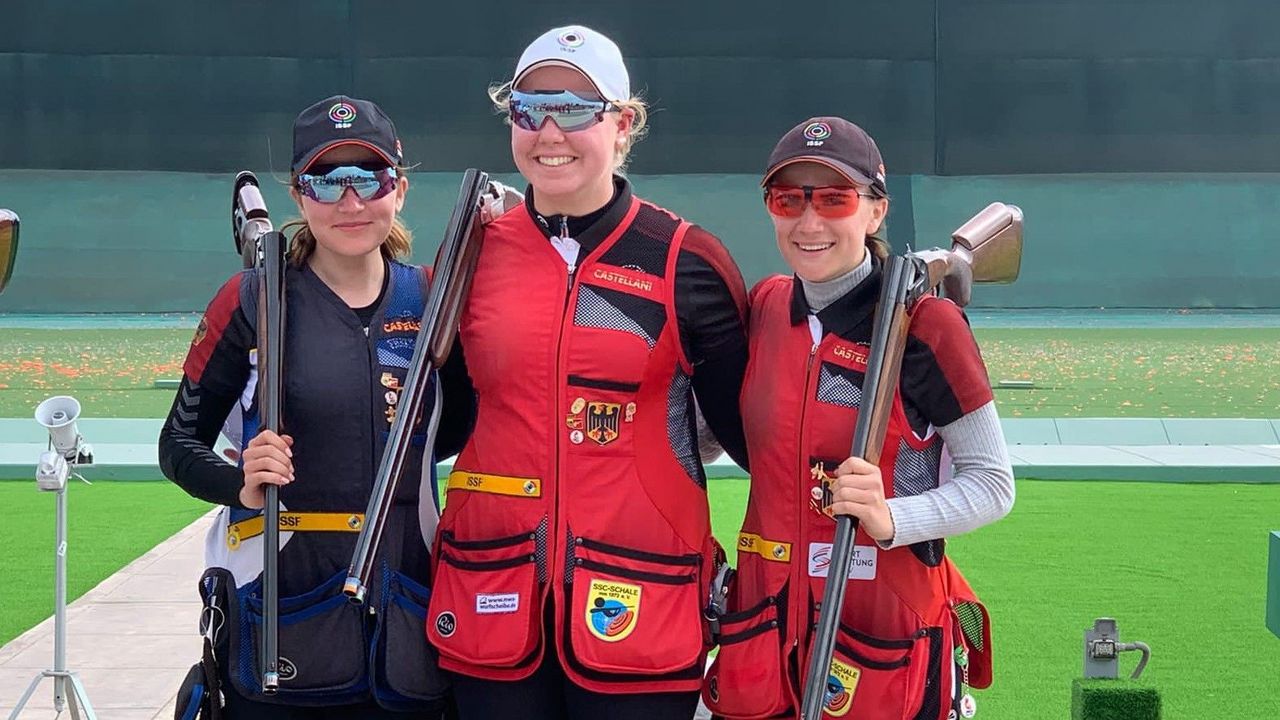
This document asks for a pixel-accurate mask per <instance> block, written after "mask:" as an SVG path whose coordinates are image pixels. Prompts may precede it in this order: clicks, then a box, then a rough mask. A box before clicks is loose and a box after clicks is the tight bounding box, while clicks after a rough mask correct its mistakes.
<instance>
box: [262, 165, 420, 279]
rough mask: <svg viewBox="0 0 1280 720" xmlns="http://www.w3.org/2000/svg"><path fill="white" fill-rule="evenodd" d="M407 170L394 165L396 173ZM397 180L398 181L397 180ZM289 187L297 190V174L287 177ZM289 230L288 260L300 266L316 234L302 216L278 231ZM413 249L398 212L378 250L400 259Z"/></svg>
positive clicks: (392, 258)
mask: <svg viewBox="0 0 1280 720" xmlns="http://www.w3.org/2000/svg"><path fill="white" fill-rule="evenodd" d="M407 172H408V168H403V167H399V166H397V167H396V174H397V175H398V176H399V177H404V176H405V174H406V173H407ZM397 182H399V181H398V180H397ZM289 183H290V184H289V187H290V189H292V190H294V191H295V192H296V191H297V187H298V174H297V173H293V174H292V175H291V176H290V178H289ZM295 228H296V230H295ZM290 230H294V233H293V236H292V237H291V238H289V262H290V263H291V264H293V265H295V266H300V265H302V263H304V262H306V261H307V258H309V257H311V253H313V252H315V251H316V236H315V233H313V232H311V226H310V225H308V224H307V221H306V220H305V219H303V218H294V219H292V220H290V221H288V222H286V223H285V224H284V226H283V227H281V228H280V232H281V233H284V234H285V235H288V234H289V231H290ZM412 249H413V232H411V231H410V230H409V228H408V227H406V226H405V224H404V222H402V221H401V220H400V214H399V213H396V216H395V217H394V218H392V220H391V231H390V232H388V233H387V239H386V240H383V241H382V245H381V247H379V250H381V252H382V257H384V258H386V259H388V260H402V259H404V258H407V257H409V253H410V251H412Z"/></svg>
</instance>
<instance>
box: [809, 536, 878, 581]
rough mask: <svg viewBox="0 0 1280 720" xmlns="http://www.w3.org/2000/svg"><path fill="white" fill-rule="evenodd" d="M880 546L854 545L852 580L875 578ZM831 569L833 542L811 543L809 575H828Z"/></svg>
mask: <svg viewBox="0 0 1280 720" xmlns="http://www.w3.org/2000/svg"><path fill="white" fill-rule="evenodd" d="M879 556H880V548H879V547H877V546H875V545H854V546H853V556H852V557H850V558H849V579H850V580H875V579H876V561H877V560H878V559H879ZM830 570H831V543H809V577H827V573H828V572H829V571H830Z"/></svg>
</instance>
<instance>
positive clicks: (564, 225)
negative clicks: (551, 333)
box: [556, 215, 582, 370]
mask: <svg viewBox="0 0 1280 720" xmlns="http://www.w3.org/2000/svg"><path fill="white" fill-rule="evenodd" d="M560 239H561V240H568V239H569V218H568V217H566V216H564V215H561V216H560ZM578 252H582V250H581V249H579V250H578ZM567 264H568V267H569V281H568V284H567V286H566V288H565V293H564V309H565V312H568V310H569V296H570V295H572V294H573V273H574V271H576V270H577V269H578V261H577V259H576V258H575V259H574V261H573V262H571V263H567ZM560 329H561V331H563V330H564V324H563V319H562V320H561V325H560ZM559 361H560V356H559V355H558V354H557V355H556V362H557V363H559ZM558 369H559V368H557V370H558Z"/></svg>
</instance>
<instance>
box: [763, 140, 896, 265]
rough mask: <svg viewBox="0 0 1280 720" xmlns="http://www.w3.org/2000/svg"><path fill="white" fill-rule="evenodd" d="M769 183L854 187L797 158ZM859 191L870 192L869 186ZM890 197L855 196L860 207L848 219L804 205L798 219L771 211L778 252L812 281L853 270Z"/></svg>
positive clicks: (846, 181) (835, 175) (861, 257)
mask: <svg viewBox="0 0 1280 720" xmlns="http://www.w3.org/2000/svg"><path fill="white" fill-rule="evenodd" d="M769 184H770V185H771V186H772V185H793V186H798V187H803V186H806V185H808V186H812V187H847V188H854V187H856V186H855V185H853V184H852V183H850V182H849V180H848V178H846V177H845V176H843V175H841V174H840V173H838V172H836V171H835V170H832V169H831V168H829V167H827V166H826V165H821V164H819V163H815V162H798V163H794V164H792V165H788V166H786V167H784V168H782V169H781V170H779V171H778V172H777V173H776V174H775V175H774V176H773V177H772V178H770V179H769ZM857 190H858V192H860V193H864V194H870V190H869V189H868V188H865V187H862V188H857ZM888 211H889V201H888V200H886V199H884V198H871V197H858V209H857V211H856V212H855V213H853V214H852V215H850V216H849V217H844V218H824V217H822V216H821V215H819V214H818V213H817V211H815V210H814V209H813V205H812V204H811V203H805V206H804V212H803V213H801V215H800V216H799V217H794V218H791V217H781V216H778V215H773V214H770V216H769V217H770V218H771V219H772V220H773V230H774V234H775V235H776V236H777V241H778V252H780V253H781V254H782V259H783V260H785V261H786V262H787V265H789V266H790V267H791V269H792V271H794V272H795V274H796V275H798V276H799V277H800V278H802V279H804V280H808V281H810V282H825V281H827V280H832V279H834V278H837V277H839V276H841V275H844V274H845V273H848V272H849V271H851V270H853V269H854V268H856V267H857V266H858V265H859V264H861V263H862V260H863V258H864V257H865V255H866V252H867V235H868V234H870V233H874V232H875V231H876V230H878V229H879V228H880V223H882V222H883V221H884V217H885V214H886V213H887V212H888Z"/></svg>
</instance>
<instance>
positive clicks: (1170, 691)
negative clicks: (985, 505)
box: [0, 480, 1280, 720]
mask: <svg viewBox="0 0 1280 720" xmlns="http://www.w3.org/2000/svg"><path fill="white" fill-rule="evenodd" d="M710 487H711V496H712V514H713V518H714V520H715V532H716V535H717V537H719V538H720V540H721V542H722V543H723V544H724V545H725V547H726V548H729V549H730V552H732V548H733V547H734V542H733V540H734V538H735V536H736V534H737V530H738V527H739V525H740V523H741V520H742V515H743V512H744V507H745V503H746V497H747V481H745V480H715V481H712V482H711V484H710ZM53 499H54V498H53V496H51V495H47V494H43V493H39V492H37V491H36V490H35V488H34V486H33V485H32V483H30V482H25V481H24V482H0V504H3V507H5V508H7V509H10V510H11V512H10V519H9V520H8V522H7V528H6V530H5V533H4V535H5V538H6V552H5V557H6V560H5V563H4V570H5V576H6V577H8V578H21V582H8V583H4V584H3V585H0V644H3V643H4V642H5V641H7V640H9V639H11V638H12V637H13V636H15V635H17V634H18V633H19V632H21V631H22V630H24V629H26V628H27V627H30V626H32V625H34V624H35V623H36V622H38V621H39V620H41V619H43V618H44V617H47V616H48V615H49V613H50V612H51V609H52V591H51V588H52V579H51V578H52V562H53V558H52V542H53V541H52V536H53ZM70 501H71V514H72V517H73V518H74V522H73V523H72V525H71V538H70V548H71V555H70V559H69V572H68V575H69V579H70V588H71V596H72V597H75V596H78V595H80V594H81V593H83V592H84V591H85V590H87V589H88V588H90V587H92V586H93V585H94V584H95V583H97V582H98V581H100V580H101V579H103V578H104V577H106V576H107V575H109V574H110V573H111V572H112V571H113V570H115V569H116V568H119V567H122V566H123V565H125V564H127V563H128V562H129V561H130V560H132V559H134V558H135V557H137V556H139V555H141V554H142V553H143V552H145V551H146V550H147V549H149V548H150V547H152V546H153V545H154V544H155V543H156V542H158V541H159V540H160V539H162V538H164V537H166V536H168V535H169V534H171V533H173V532H175V531H176V530H178V529H179V528H180V527H182V526H184V525H185V524H187V523H188V522H190V521H191V520H193V519H194V518H195V517H196V516H198V515H199V514H200V513H201V512H202V511H203V510H205V509H206V508H207V506H206V505H205V504H203V503H201V502H199V501H195V500H191V499H190V498H188V497H187V496H185V495H184V494H183V493H182V492H181V491H179V490H178V489H177V488H176V487H174V486H172V485H170V484H168V483H105V482H104V483H98V484H96V485H93V486H91V487H90V486H84V485H76V486H74V487H73V488H72V490H71V498H70ZM1278 507H1280V487H1277V486H1257V485H1226V484H1223V485H1175V484H1168V485H1162V484H1150V483H1094V482H1074V483H1072V482H1043V481H1040V482H1037V481H1021V482H1020V483H1019V488H1018V501H1017V505H1016V506H1015V508H1014V511H1013V513H1012V514H1011V515H1010V516H1009V517H1008V518H1006V519H1005V520H1003V521H1001V522H999V523H997V524H995V525H993V526H990V527H987V528H984V529H982V530H980V531H978V532H976V533H973V534H972V535H969V536H965V537H961V538H957V539H956V540H954V541H952V543H951V545H950V552H951V554H952V557H953V558H955V560H956V562H957V563H958V564H959V565H960V567H961V568H962V569H963V570H964V572H965V574H966V575H967V576H968V578H969V580H970V581H971V582H972V584H973V585H974V588H975V589H976V590H977V591H978V593H979V594H980V595H981V596H982V598H983V600H984V601H985V602H986V603H987V605H988V608H989V609H990V611H991V615H992V622H993V628H994V632H993V637H994V639H993V643H994V645H995V650H996V683H995V686H994V687H993V688H992V689H991V690H989V691H985V692H982V693H979V694H978V701H979V707H980V709H981V714H980V715H979V717H984V718H993V719H996V720H1052V719H1056V718H1066V717H1067V716H1068V708H1069V704H1070V686H1071V680H1072V679H1073V678H1075V677H1077V676H1078V675H1079V674H1080V665H1081V644H1082V637H1083V633H1084V630H1085V628H1087V627H1089V626H1091V625H1092V623H1093V620H1094V618H1097V617H1100V616H1112V617H1115V618H1117V619H1118V621H1119V623H1120V630H1121V638H1122V639H1125V640H1130V641H1132V640H1142V641H1145V642H1147V643H1148V644H1150V645H1151V647H1152V651H1153V654H1152V660H1151V663H1150V665H1149V666H1148V667H1147V671H1146V673H1145V674H1144V676H1143V677H1144V678H1146V679H1148V680H1149V681H1150V682H1151V683H1152V684H1154V685H1155V686H1156V687H1157V688H1159V689H1160V691H1161V693H1162V694H1163V698H1164V702H1165V717H1167V718H1196V717H1214V718H1231V719H1232V720H1264V719H1265V720H1270V719H1271V718H1274V717H1276V708H1277V706H1278V703H1280V699H1278V696H1277V690H1276V673H1277V670H1280V640H1277V639H1276V638H1275V637H1273V636H1271V635H1270V633H1268V632H1267V630H1266V629H1265V627H1263V600H1264V598H1263V593H1264V588H1265V575H1266V566H1265V563H1266V558H1265V548H1266V532H1267V531H1268V530H1271V529H1274V528H1275V526H1276V525H1277V523H1280V517H1278V515H1277V511H1276V508H1278ZM121 518H131V519H135V520H136V519H138V518H146V519H147V522H145V523H143V522H129V523H126V524H127V526H128V528H129V532H123V531H121V530H120V526H121ZM1135 660H1136V658H1132V657H1126V659H1125V662H1124V663H1123V664H1122V668H1123V671H1124V672H1126V673H1127V672H1128V671H1129V669H1131V668H1132V667H1133V665H1134V663H1135Z"/></svg>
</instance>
